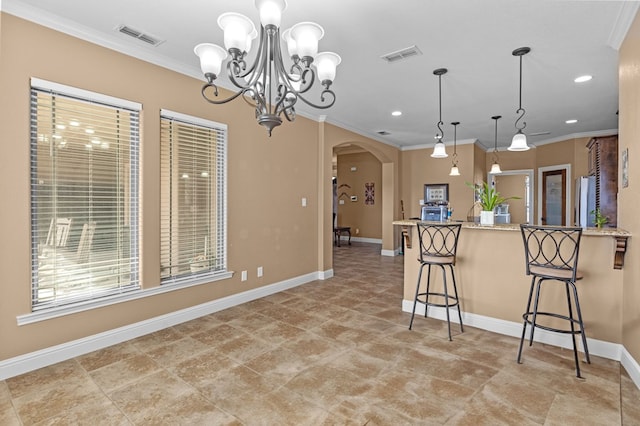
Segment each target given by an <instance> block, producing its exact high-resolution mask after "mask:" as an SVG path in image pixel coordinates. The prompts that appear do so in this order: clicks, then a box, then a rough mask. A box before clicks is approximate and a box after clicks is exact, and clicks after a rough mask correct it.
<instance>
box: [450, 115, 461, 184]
mask: <svg viewBox="0 0 640 426" xmlns="http://www.w3.org/2000/svg"><path fill="white" fill-rule="evenodd" d="M458 124H460V122H459V121H454V122H453V123H451V125H452V126H453V160H452V161H451V171H450V172H449V176H460V170H459V169H458V153H457V152H456V140H457V138H458V135H457V132H456V129H457V127H458Z"/></svg>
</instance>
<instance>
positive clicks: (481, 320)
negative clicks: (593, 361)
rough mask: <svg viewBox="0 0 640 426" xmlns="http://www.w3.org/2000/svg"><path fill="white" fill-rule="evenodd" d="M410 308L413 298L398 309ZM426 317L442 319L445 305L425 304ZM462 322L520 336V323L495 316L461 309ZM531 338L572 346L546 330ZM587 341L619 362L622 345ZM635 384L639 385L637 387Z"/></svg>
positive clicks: (420, 308) (421, 312) (594, 351)
mask: <svg viewBox="0 0 640 426" xmlns="http://www.w3.org/2000/svg"><path fill="white" fill-rule="evenodd" d="M424 308H425V306H424V305H423V304H420V303H418V306H417V307H416V315H418V314H419V315H424ZM412 309H413V300H403V301H402V310H403V311H404V312H411V310H412ZM429 317H430V318H435V319H439V320H442V321H446V320H447V314H446V312H445V308H440V307H437V306H433V307H429ZM462 321H463V322H464V324H465V325H469V326H470V327H476V328H481V329H483V330H487V331H491V332H493V333H498V334H504V335H507V336H512V337H517V338H520V336H522V323H517V322H513V321H505V320H501V319H498V318H492V317H486V316H484V315H478V314H472V313H468V312H464V311H463V312H462ZM451 322H455V323H456V324H457V323H458V322H459V321H458V315H457V314H455V313H454V314H453V315H451ZM527 335H528V333H527ZM533 340H534V341H536V342H540V343H544V344H547V345H552V346H558V347H562V348H567V349H573V344H572V342H571V337H570V336H569V335H563V334H560V333H553V332H550V331H546V330H536V333H535V335H534V339H533ZM587 344H588V345H589V354H592V355H596V356H600V357H603V358H607V359H612V360H615V361H622V360H621V355H622V352H623V351H624V346H622V345H621V344H618V343H611V342H605V341H603V340H597V339H591V338H587ZM624 352H626V351H624ZM627 355H628V358H629V360H630V361H633V362H634V363H635V370H636V373H635V374H636V376H637V378H638V379H639V380H638V381H636V380H634V383H636V385H638V383H640V369H639V368H638V364H637V362H635V361H634V360H633V358H632V357H631V355H630V354H628V353H627ZM629 364H631V362H629ZM623 365H624V364H623ZM625 368H626V369H627V371H629V368H627V367H626V366H625ZM632 368H633V367H632ZM629 375H630V376H631V375H632V373H631V372H629ZM632 377H633V376H632ZM638 387H639V388H640V386H638Z"/></svg>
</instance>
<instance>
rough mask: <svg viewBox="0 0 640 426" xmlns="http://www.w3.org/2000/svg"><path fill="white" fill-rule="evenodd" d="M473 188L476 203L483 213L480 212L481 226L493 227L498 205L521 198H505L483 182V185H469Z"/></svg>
mask: <svg viewBox="0 0 640 426" xmlns="http://www.w3.org/2000/svg"><path fill="white" fill-rule="evenodd" d="M467 185H468V186H469V187H471V188H472V189H473V190H474V192H475V196H476V203H478V204H479V205H480V207H481V208H482V211H481V212H480V224H481V225H493V224H494V222H495V209H496V207H498V205H500V204H502V203H504V202H505V201H507V200H518V199H520V197H506V198H505V197H503V196H501V195H500V193H499V192H498V191H496V190H495V188H493V187H491V186H489V184H487V182H482V185H480V184H478V185H473V184H470V183H467Z"/></svg>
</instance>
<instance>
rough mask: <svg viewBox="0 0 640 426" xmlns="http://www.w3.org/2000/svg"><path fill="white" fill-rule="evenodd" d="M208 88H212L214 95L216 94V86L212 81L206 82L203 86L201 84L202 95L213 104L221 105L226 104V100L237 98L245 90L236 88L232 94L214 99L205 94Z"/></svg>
mask: <svg viewBox="0 0 640 426" xmlns="http://www.w3.org/2000/svg"><path fill="white" fill-rule="evenodd" d="M209 88H213V90H214V93H213V94H214V96H216V97H217V96H218V86H216V85H215V84H213V83H206V84H205V85H204V86H202V97H203V98H204V99H205V100H206V101H207V102H209V103H211V104H214V105H222V104H226V103H227V102H230V101H232V100H234V99H235V98H237V97H238V96H240V95H242V94H243V93H244V92H245V90H238V91H237V92H236V93H234V94H233V95H231V96H229V97H228V98H226V99H221V100H218V101H217V100H215V99H211V98H209V96H207V93H206V91H207V89H209Z"/></svg>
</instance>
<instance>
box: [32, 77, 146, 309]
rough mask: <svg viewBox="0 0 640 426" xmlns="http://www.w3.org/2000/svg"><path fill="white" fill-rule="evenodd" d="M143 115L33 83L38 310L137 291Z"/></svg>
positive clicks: (111, 101) (125, 105) (101, 98)
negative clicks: (139, 153)
mask: <svg viewBox="0 0 640 426" xmlns="http://www.w3.org/2000/svg"><path fill="white" fill-rule="evenodd" d="M139 111H140V105H139V104H136V103H133V102H129V101H125V100H121V99H116V98H112V97H109V96H105V95H100V94H96V93H91V92H87V91H84V90H80V89H76V88H72V87H67V86H62V85H59V84H56V83H51V82H47V81H43V80H38V79H35V78H34V79H32V80H31V246H32V309H33V310H34V311H36V310H41V309H46V308H51V307H56V306H61V305H68V304H71V303H76V302H84V301H87V300H91V299H97V298H101V297H105V296H110V295H114V294H119V293H123V292H126V291H130V290H135V289H138V288H139V278H138V162H139V156H138V146H139V120H138V117H139Z"/></svg>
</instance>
